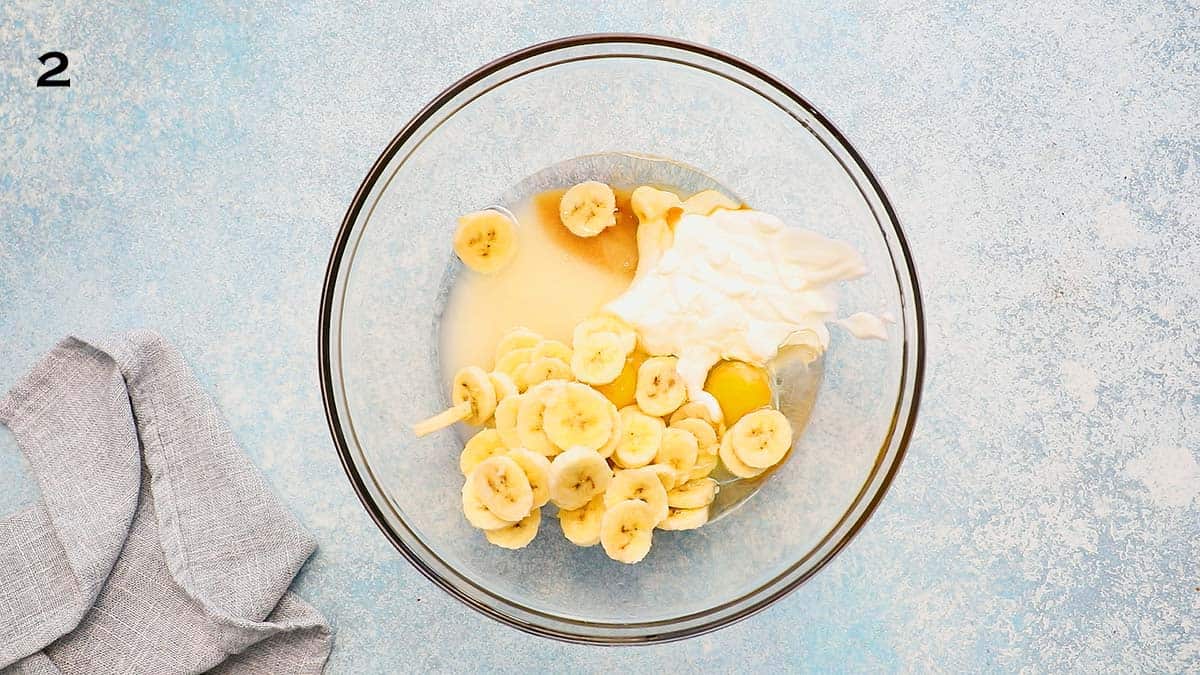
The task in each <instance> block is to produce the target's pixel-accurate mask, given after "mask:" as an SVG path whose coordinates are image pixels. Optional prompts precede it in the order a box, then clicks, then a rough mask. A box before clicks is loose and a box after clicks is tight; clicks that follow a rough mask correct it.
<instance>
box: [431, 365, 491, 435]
mask: <svg viewBox="0 0 1200 675" xmlns="http://www.w3.org/2000/svg"><path fill="white" fill-rule="evenodd" d="M450 400H451V402H452V403H453V404H454V405H453V406H452V407H450V408H449V409H448V410H445V411H442V412H440V413H438V414H436V415H434V416H433V417H430V418H429V419H426V420H422V421H420V422H417V423H416V424H414V425H413V427H412V429H413V433H414V434H416V435H417V436H418V437H420V436H425V435H426V434H431V433H433V432H435V431H437V430H439V429H444V428H446V427H448V426H450V425H451V424H454V423H455V422H458V421H460V420H461V421H464V422H466V423H467V424H474V425H476V426H482V425H483V424H484V423H485V422H487V421H488V419H490V418H491V416H492V413H493V412H495V410H496V389H495V387H494V386H493V385H492V380H491V378H490V377H488V374H487V372H485V371H484V370H483V369H482V368H478V367H476V366H467V367H466V368H463V369H462V370H459V371H458V372H457V373H455V374H454V382H453V383H452V384H451V386H450Z"/></svg>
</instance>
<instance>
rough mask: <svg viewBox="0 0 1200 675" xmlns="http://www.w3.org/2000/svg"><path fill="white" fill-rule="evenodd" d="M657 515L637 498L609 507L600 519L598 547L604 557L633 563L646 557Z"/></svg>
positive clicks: (652, 537) (651, 541)
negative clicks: (599, 546)
mask: <svg viewBox="0 0 1200 675" xmlns="http://www.w3.org/2000/svg"><path fill="white" fill-rule="evenodd" d="M658 515H659V514H658V512H657V511H655V509H654V507H652V506H650V505H649V504H647V503H646V502H644V501H642V500H640V499H628V500H625V501H623V502H619V503H617V504H614V505H613V506H611V507H609V508H608V509H607V510H605V512H604V517H603V518H601V520H600V545H601V546H603V547H604V552H605V553H606V554H607V555H608V557H610V558H612V559H613V560H616V561H618V562H623V563H635V562H638V561H640V560H641V559H642V558H645V557H646V554H647V553H649V552H650V545H651V544H652V543H653V539H654V525H655V524H656V523H657V522H658V520H659V519H658Z"/></svg>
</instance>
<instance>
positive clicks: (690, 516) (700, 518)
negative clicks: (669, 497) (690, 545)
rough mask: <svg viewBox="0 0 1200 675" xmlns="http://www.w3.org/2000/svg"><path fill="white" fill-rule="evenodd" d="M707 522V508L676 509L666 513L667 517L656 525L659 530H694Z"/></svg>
mask: <svg viewBox="0 0 1200 675" xmlns="http://www.w3.org/2000/svg"><path fill="white" fill-rule="evenodd" d="M707 522H708V507H707V506H702V507H700V508H698V509H676V508H672V509H670V510H669V511H668V512H667V517H666V518H664V519H663V521H662V522H661V523H659V524H658V529H660V530H694V529H696V528H698V527H700V526H702V525H704V524H705V523H707Z"/></svg>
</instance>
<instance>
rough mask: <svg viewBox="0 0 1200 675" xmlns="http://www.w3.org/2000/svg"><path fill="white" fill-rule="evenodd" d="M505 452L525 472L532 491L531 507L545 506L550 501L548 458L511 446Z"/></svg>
mask: <svg viewBox="0 0 1200 675" xmlns="http://www.w3.org/2000/svg"><path fill="white" fill-rule="evenodd" d="M505 454H506V455H507V456H508V457H509V458H511V459H512V460H513V461H514V462H516V463H517V466H520V467H521V470H522V471H524V472H525V479H526V480H528V481H529V490H530V491H531V492H532V493H533V508H535V509H538V508H541V507H543V506H545V505H546V502H548V501H550V460H548V459H546V458H545V457H543V456H542V455H539V454H537V453H536V452H534V451H532V450H526V449H525V448H513V449H512V450H509V451H508V452H507V453H505Z"/></svg>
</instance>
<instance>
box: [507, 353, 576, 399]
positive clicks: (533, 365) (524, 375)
mask: <svg viewBox="0 0 1200 675" xmlns="http://www.w3.org/2000/svg"><path fill="white" fill-rule="evenodd" d="M569 379H571V366H568V365H567V364H566V363H565V362H564V361H562V360H560V359H556V358H552V357H548V356H543V357H541V358H537V357H534V358H533V360H532V361H530V362H529V363H526V364H525V365H523V366H521V367H520V368H517V377H516V381H517V388H518V389H520V390H521V391H527V390H528V389H529V388H530V387H532V386H533V385H535V384H541V383H542V382H545V381H547V380H569Z"/></svg>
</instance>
